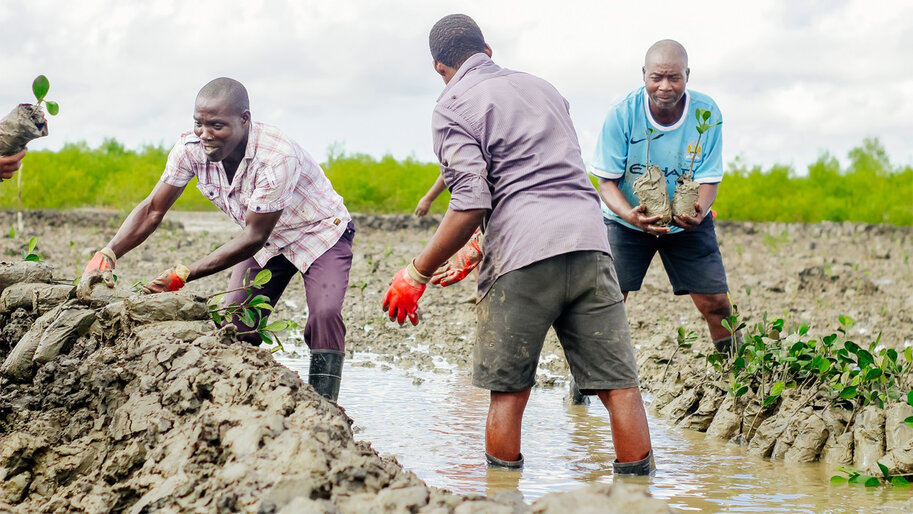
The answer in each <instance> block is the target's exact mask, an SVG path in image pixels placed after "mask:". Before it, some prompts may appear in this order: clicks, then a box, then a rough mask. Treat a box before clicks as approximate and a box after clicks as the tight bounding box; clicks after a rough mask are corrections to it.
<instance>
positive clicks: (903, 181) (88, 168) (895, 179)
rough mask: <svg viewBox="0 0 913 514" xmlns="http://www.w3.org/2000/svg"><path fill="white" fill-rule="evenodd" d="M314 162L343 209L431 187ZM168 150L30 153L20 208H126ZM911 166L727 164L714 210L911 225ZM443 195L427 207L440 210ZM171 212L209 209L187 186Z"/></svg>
mask: <svg viewBox="0 0 913 514" xmlns="http://www.w3.org/2000/svg"><path fill="white" fill-rule="evenodd" d="M329 154H330V155H329V157H328V159H327V162H326V163H325V164H324V165H323V167H324V170H325V171H326V173H327V176H328V177H329V178H330V180H331V181H332V182H333V186H334V187H335V188H336V190H337V191H338V192H339V193H340V194H341V195H342V196H343V197H344V198H345V200H346V205H347V206H348V208H349V210H351V211H352V212H373V213H411V212H412V210H413V209H414V208H415V204H416V203H417V202H418V200H419V199H420V198H421V197H422V195H424V194H425V191H427V190H428V188H429V187H430V186H431V184H433V183H434V181H435V179H436V178H437V176H438V174H439V173H440V169H439V167H438V165H437V164H433V163H424V162H420V161H418V160H416V159H413V158H407V159H404V160H397V159H395V158H393V157H392V156H389V155H388V156H385V157H382V158H380V159H377V158H374V157H371V156H369V155H365V154H357V153H345V152H343V151H342V150H341V149H340V147H339V146H338V145H334V146H332V147H331V148H330V151H329ZM167 156H168V149H166V148H165V147H162V146H146V147H143V148H142V149H140V150H127V149H125V148H124V146H123V145H121V144H120V143H118V142H117V141H115V140H113V139H108V140H106V141H104V142H103V143H102V144H101V145H100V146H99V147H98V148H89V146H88V145H86V144H85V143H75V144H67V145H65V146H64V147H63V148H62V149H61V150H60V151H57V152H52V151H32V152H29V155H28V157H27V158H26V164H27V166H28V168H29V172H28V173H27V174H26V176H25V177H24V178H23V195H22V199H23V200H22V205H23V208H26V209H48V208H50V209H69V208H75V207H100V208H113V209H118V210H121V211H124V212H126V211H129V210H130V209H132V208H133V207H134V206H135V205H136V204H137V203H138V202H139V201H141V200H142V199H143V198H144V197H145V196H146V195H147V194H148V193H149V191H151V190H152V187H153V186H154V185H155V183H156V182H157V181H158V179H159V177H161V174H162V170H163V169H164V166H165V161H166V159H167ZM911 198H913V167H911V166H910V165H907V166H903V167H901V166H895V165H893V164H891V162H890V160H889V159H888V156H887V154H886V153H885V151H884V148H883V147H882V146H881V145H880V144H879V143H878V141H877V140H874V139H867V140H865V141H864V142H863V143H862V145H861V146H860V147H858V148H856V149H854V150H852V151H851V152H850V153H849V165H848V166H847V167H846V168H845V169H844V168H841V166H840V164H839V162H838V161H837V160H836V159H835V158H834V157H833V156H830V155H828V154H825V155H823V156H821V158H819V159H818V161H817V162H815V163H814V164H813V165H811V166H810V167H809V173H808V175H807V176H798V174H796V173H795V172H794V171H793V170H792V169H791V168H789V167H786V166H773V167H772V168H770V169H769V170H766V171H764V170H761V168H760V167H758V166H754V167H750V166H747V165H745V164H744V163H742V162H741V161H738V160H736V162H735V163H733V164H731V165H730V169H729V170H728V171H727V176H726V178H725V180H724V181H723V184H722V185H721V186H720V194H719V197H718V198H717V201H716V203H715V205H714V209H715V210H716V211H717V213H718V214H719V217H720V219H726V220H746V221H787V222H818V221H822V220H833V221H857V222H867V223H890V224H894V225H908V226H909V225H913V202H911ZM15 200H16V190H15V189H13V188H8V187H0V208H10V207H12V206H13V205H15ZM447 201H448V193H447V192H446V191H445V192H444V194H442V195H441V198H439V199H438V200H437V201H436V202H434V204H433V206H432V212H437V213H441V212H444V210H445V209H446V207H447ZM175 209H183V210H212V209H214V207H213V206H212V204H211V203H210V202H209V201H208V200H207V199H206V198H204V197H203V196H202V195H201V194H200V193H199V192H198V191H197V189H196V187H195V182H191V184H189V185H188V187H187V189H186V190H185V191H184V194H183V195H182V197H181V199H180V200H178V202H177V204H176V205H175Z"/></svg>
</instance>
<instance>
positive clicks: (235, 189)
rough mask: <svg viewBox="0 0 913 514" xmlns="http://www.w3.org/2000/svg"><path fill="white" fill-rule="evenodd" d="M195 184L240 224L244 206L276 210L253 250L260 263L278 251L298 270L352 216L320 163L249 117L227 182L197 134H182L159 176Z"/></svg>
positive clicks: (245, 210)
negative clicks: (264, 238)
mask: <svg viewBox="0 0 913 514" xmlns="http://www.w3.org/2000/svg"><path fill="white" fill-rule="evenodd" d="M194 177H196V178H197V179H198V181H197V188H198V189H199V190H200V192H202V193H203V196H205V197H206V198H208V199H209V200H210V201H211V202H212V203H213V204H215V205H216V207H218V208H219V209H221V210H222V212H224V213H225V214H228V216H229V217H230V218H231V219H232V220H234V221H235V223H237V224H238V225H240V226H241V227H244V226H245V219H246V217H247V213H248V212H255V213H257V212H263V213H266V212H276V211H279V210H281V211H282V215H281V216H280V217H279V221H278V223H276V227H275V228H274V229H273V232H272V234H270V236H269V239H268V240H267V242H266V244H265V245H264V247H263V248H262V249H260V251H258V252H257V253H256V255H254V258H255V259H256V260H257V263H258V264H259V265H260V266H264V265H266V262H267V261H268V260H270V259H271V258H273V257H275V256H277V255H279V254H282V255H285V257H286V258H287V259H288V260H289V261H291V262H292V263H293V264H294V265H295V267H296V268H298V269H299V270H300V271H301V272H302V273H304V272H305V271H307V269H308V267H310V265H311V263H313V262H314V261H315V260H316V259H317V258H318V257H320V256H321V255H323V253H324V252H326V251H327V250H328V249H330V248H331V247H332V246H333V245H335V244H336V242H337V241H339V238H340V236H342V233H343V232H344V231H345V229H346V225H347V224H348V222H349V221H350V220H351V219H352V218H351V216H350V215H349V211H348V210H347V209H346V206H345V204H344V203H343V200H342V197H341V196H339V194H337V193H336V191H335V190H333V186H332V184H330V180H329V179H328V178H327V177H326V175H325V174H324V173H323V170H322V169H321V168H320V165H318V164H317V162H315V161H314V159H313V158H312V157H311V156H310V155H309V154H308V153H307V152H306V151H304V149H302V148H301V146H299V145H298V143H296V142H294V141H292V140H291V139H289V138H288V137H286V136H285V134H283V133H282V132H281V131H280V130H279V129H277V128H275V127H272V126H269V125H264V124H263V123H258V122H252V123H251V127H250V133H249V135H248V138H247V148H246V151H245V153H244V158H243V159H242V160H241V163H240V164H239V165H238V170H237V171H236V172H235V176H234V178H233V179H232V182H231V183H229V182H228V178H227V176H226V174H225V169H224V168H223V167H222V164H221V163H219V162H210V161H208V160H207V159H206V154H205V153H203V148H202V145H201V144H200V138H198V137H197V136H195V135H194V134H193V132H187V133H185V134H182V135H181V137H180V139H179V140H178V142H177V143H175V145H174V148H172V149H171V153H169V154H168V163H167V164H166V165H165V172H164V173H163V174H162V179H161V180H162V182H164V183H166V184H169V185H172V186H175V187H185V186H186V185H187V184H188V183H189V182H190V180H191V179H192V178H194Z"/></svg>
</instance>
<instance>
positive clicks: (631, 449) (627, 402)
mask: <svg viewBox="0 0 913 514" xmlns="http://www.w3.org/2000/svg"><path fill="white" fill-rule="evenodd" d="M596 396H598V397H599V399H600V400H602V404H603V405H605V407H606V409H607V410H608V411H609V421H610V423H611V424H612V443H613V444H614V445H615V456H616V458H617V459H618V461H619V462H636V461H639V460H643V459H645V458H647V455H648V454H649V453H650V450H651V449H652V445H651V444H650V428H649V427H648V426H647V412H646V411H645V410H644V402H643V399H641V397H640V389H638V388H636V387H630V388H628V389H612V390H608V391H597V392H596Z"/></svg>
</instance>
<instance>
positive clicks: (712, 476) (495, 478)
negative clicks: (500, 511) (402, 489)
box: [277, 354, 913, 512]
mask: <svg viewBox="0 0 913 514" xmlns="http://www.w3.org/2000/svg"><path fill="white" fill-rule="evenodd" d="M277 360H279V361H280V362H282V363H283V364H285V365H286V366H289V367H290V368H292V369H294V370H296V371H298V372H299V373H300V374H301V376H302V378H304V379H305V380H307V367H308V361H307V359H295V358H287V357H283V356H280V355H277ZM366 364H367V366H366ZM373 364H374V358H373V356H372V355H369V354H356V355H355V357H354V358H352V359H349V360H348V361H347V362H346V366H345V369H344V371H343V382H342V390H341V392H340V395H339V403H340V405H342V406H343V407H345V409H346V412H347V413H348V415H349V416H350V417H351V418H352V419H353V420H355V425H354V426H355V430H356V438H358V439H363V440H368V441H371V443H372V445H373V446H374V448H375V449H376V450H377V451H378V452H379V453H381V454H392V455H394V456H395V457H396V458H397V460H398V461H399V462H400V463H401V464H402V465H403V466H404V467H405V468H406V469H409V470H411V471H413V472H415V473H416V474H417V475H418V476H419V477H420V478H422V479H423V480H425V481H426V482H427V483H428V484H429V485H432V486H437V487H441V488H445V489H449V490H451V491H453V492H456V493H460V494H468V493H482V494H493V493H495V492H497V491H501V490H513V489H519V490H520V491H521V492H522V493H523V495H524V497H525V498H526V500H527V501H532V500H535V499H536V498H538V497H539V496H542V495H543V494H545V493H548V492H553V491H564V490H570V489H577V488H579V487H582V486H583V485H585V484H589V483H594V482H611V481H612V464H611V463H612V460H613V459H614V453H613V451H612V444H611V428H610V426H609V422H608V413H607V412H606V411H605V408H604V407H603V406H602V404H601V403H599V401H598V399H596V398H595V397H594V398H593V400H594V401H593V402H592V404H591V405H583V406H572V405H569V404H567V403H566V400H565V397H566V394H567V391H566V388H564V387H556V388H552V389H545V388H536V389H534V390H533V392H532V395H531V396H530V400H529V404H528V406H527V409H526V414H525V416H524V419H523V455H524V458H525V460H526V465H525V467H524V469H523V470H522V471H506V470H492V469H488V468H487V467H486V465H485V458H484V455H485V441H484V427H485V417H486V415H487V409H488V393H487V391H484V390H481V389H477V388H475V387H473V386H472V385H471V383H470V381H469V377H468V376H467V374H466V373H464V372H460V371H457V370H454V371H453V372H452V373H446V372H445V373H442V372H440V371H443V370H439V372H421V371H417V370H411V371H403V370H401V369H398V368H389V366H386V365H383V364H377V365H373ZM439 365H440V366H445V364H443V363H439ZM650 430H651V436H652V441H653V447H654V451H655V454H656V463H657V467H658V468H659V469H658V471H657V473H656V476H655V477H652V478H651V479H649V480H646V479H635V480H633V481H638V482H642V483H644V484H648V485H649V488H650V491H651V493H652V494H653V495H654V496H656V497H658V498H662V499H665V500H667V501H668V502H669V503H670V505H672V506H674V507H676V508H679V509H681V510H685V511H705V512H719V511H726V512H901V511H902V510H900V509H901V507H900V504H901V503H903V502H905V501H907V500H908V499H909V498H910V497H911V494H913V490H911V489H910V488H906V489H901V488H870V489H866V488H864V487H861V486H848V485H846V484H844V485H840V486H831V485H830V483H829V480H830V477H831V476H832V475H835V474H836V466H833V465H830V464H817V463H815V464H804V465H795V464H793V465H786V464H783V463H781V462H770V461H768V460H765V459H760V458H757V457H752V456H749V455H746V454H745V452H744V449H743V448H741V447H738V446H735V445H730V444H726V443H724V442H721V441H716V440H711V439H707V438H705V437H704V434H702V433H699V432H696V431H692V430H685V429H680V428H677V427H674V426H670V425H669V424H667V423H665V422H664V421H663V420H659V419H656V418H654V417H650Z"/></svg>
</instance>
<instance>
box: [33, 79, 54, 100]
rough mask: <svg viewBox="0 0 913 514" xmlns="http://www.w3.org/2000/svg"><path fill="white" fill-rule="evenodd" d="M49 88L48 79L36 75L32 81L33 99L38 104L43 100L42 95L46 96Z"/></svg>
mask: <svg viewBox="0 0 913 514" xmlns="http://www.w3.org/2000/svg"><path fill="white" fill-rule="evenodd" d="M50 88H51V83H50V82H48V78H47V77H45V76H44V75H38V76H37V77H35V80H33V81H32V93H35V99H36V100H37V101H39V102H40V101H42V100H44V95H46V94H48V89H50Z"/></svg>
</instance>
